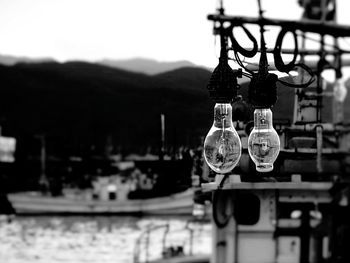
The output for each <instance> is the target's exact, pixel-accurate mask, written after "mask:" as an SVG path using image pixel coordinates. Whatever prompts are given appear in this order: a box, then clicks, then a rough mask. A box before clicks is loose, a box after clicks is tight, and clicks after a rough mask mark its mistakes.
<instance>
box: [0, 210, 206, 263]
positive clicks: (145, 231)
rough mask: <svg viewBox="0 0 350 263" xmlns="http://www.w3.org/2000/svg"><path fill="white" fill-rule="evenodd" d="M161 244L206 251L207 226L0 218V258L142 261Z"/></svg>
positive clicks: (157, 253)
mask: <svg viewBox="0 0 350 263" xmlns="http://www.w3.org/2000/svg"><path fill="white" fill-rule="evenodd" d="M165 248H181V251H183V253H184V254H190V253H192V254H208V253H209V252H210V251H211V225H210V223H208V222H205V223H203V222H196V221H189V220H188V218H181V217H180V218H166V217H160V218H155V217H142V218H139V217H126V216H123V217H120V216H119V217H118V216H66V217H64V216H25V217H15V218H13V219H12V220H10V221H7V220H3V221H1V222H0V262H7V263H31V262H35V263H37V262H38V263H41V262H42V263H44V262H45V263H51V262H52V263H56V262H61V263H62V262H65V263H66V262H71V263H73V262H74V263H82V262H91V263H94V262H96V263H97V262H98V263H112V262H113V263H133V262H136V261H138V262H146V261H147V260H153V259H159V258H161V257H162V252H163V256H164V251H166V250H165Z"/></svg>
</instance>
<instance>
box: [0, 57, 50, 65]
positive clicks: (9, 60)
mask: <svg viewBox="0 0 350 263" xmlns="http://www.w3.org/2000/svg"><path fill="white" fill-rule="evenodd" d="M23 62H25V63H40V62H54V60H53V59H51V58H36V59H34V58H29V57H16V56H9V55H0V64H1V65H6V66H13V65H15V64H17V63H23Z"/></svg>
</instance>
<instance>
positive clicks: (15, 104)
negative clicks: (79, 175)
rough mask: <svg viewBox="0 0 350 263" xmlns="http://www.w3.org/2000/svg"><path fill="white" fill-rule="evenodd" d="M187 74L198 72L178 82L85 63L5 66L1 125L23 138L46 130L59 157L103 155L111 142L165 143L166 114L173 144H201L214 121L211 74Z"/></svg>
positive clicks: (117, 145)
mask: <svg viewBox="0 0 350 263" xmlns="http://www.w3.org/2000/svg"><path fill="white" fill-rule="evenodd" d="M197 71H199V73H198V75H197V76H196V72H197ZM181 74H185V75H189V76H190V75H191V74H194V77H192V78H191V77H189V79H181V80H178V81H176V83H173V82H174V81H173V80H169V78H167V77H164V76H161V75H158V76H155V77H149V76H147V75H144V74H138V73H131V72H127V71H122V70H118V69H113V68H110V67H105V66H101V65H95V64H89V63H83V62H69V63H64V64H58V63H51V62H50V63H36V64H17V65H16V66H13V67H6V66H1V67H0V87H1V88H0V91H1V95H2V96H0V121H1V123H0V124H1V126H2V128H3V133H4V134H5V135H10V136H15V137H17V138H19V139H21V138H24V137H26V138H27V139H26V140H28V138H32V140H34V141H35V139H33V138H34V136H35V135H38V134H45V136H46V137H47V143H48V151H51V152H54V153H56V154H57V153H62V154H79V155H80V154H82V153H84V152H86V151H89V150H90V149H89V148H91V147H92V148H94V150H95V151H96V152H98V153H100V154H101V153H103V152H104V150H105V149H104V148H105V146H106V144H107V143H109V144H111V145H112V146H113V148H114V150H115V151H118V150H120V149H123V150H126V151H145V150H146V148H147V147H150V146H152V147H153V148H154V146H156V147H157V146H158V145H159V137H160V136H159V135H160V114H161V113H164V114H165V116H166V128H167V129H166V135H167V144H168V145H173V144H175V145H176V146H177V147H179V146H180V145H191V144H192V145H193V144H197V143H198V141H196V140H197V139H196V138H199V135H201V134H203V133H206V129H207V126H208V125H210V124H211V121H212V120H210V119H207V114H208V112H209V113H210V114H211V112H212V105H211V101H210V99H209V98H208V96H207V91H206V88H205V87H206V83H207V81H208V79H209V77H210V72H208V71H204V70H197V69H183V70H182V73H181ZM199 75H200V76H201V77H200V78H198V76H199ZM193 79H195V80H194V81H193ZM198 140H199V139H198ZM29 148H30V150H32V149H33V147H29ZM28 150H29V149H28ZM33 151H37V147H34V149H33Z"/></svg>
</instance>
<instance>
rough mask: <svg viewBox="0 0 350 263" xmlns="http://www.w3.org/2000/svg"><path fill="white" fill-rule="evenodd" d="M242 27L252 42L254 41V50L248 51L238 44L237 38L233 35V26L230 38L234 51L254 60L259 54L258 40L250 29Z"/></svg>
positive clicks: (232, 26)
mask: <svg viewBox="0 0 350 263" xmlns="http://www.w3.org/2000/svg"><path fill="white" fill-rule="evenodd" d="M240 27H241V28H242V29H243V31H244V32H245V33H246V35H247V37H248V38H249V39H250V41H252V43H253V48H252V50H247V49H244V48H243V47H242V46H241V45H239V44H238V42H237V40H236V38H235V37H234V35H233V28H234V25H231V26H230V28H229V30H230V32H231V34H230V35H229V37H230V40H231V43H232V48H233V50H234V51H235V52H238V53H240V54H242V55H243V56H245V57H247V58H252V57H254V56H255V55H256V53H257V52H258V43H257V41H256V39H255V38H254V36H253V35H252V33H250V31H249V30H248V29H246V28H245V27H244V26H243V25H240Z"/></svg>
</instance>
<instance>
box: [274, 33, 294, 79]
mask: <svg viewBox="0 0 350 263" xmlns="http://www.w3.org/2000/svg"><path fill="white" fill-rule="evenodd" d="M287 33H292V35H293V38H294V51H293V59H292V61H291V62H289V63H288V64H285V63H284V62H283V59H282V52H281V50H282V42H283V38H284V37H285V35H286V34H287ZM297 56H298V40H297V35H296V34H295V31H289V30H286V29H282V30H281V31H280V32H279V34H278V36H277V39H276V44H275V48H274V50H273V58H274V61H275V66H276V69H277V70H278V71H280V72H285V73H288V72H289V71H291V70H292V69H293V68H294V67H295V61H296V59H297Z"/></svg>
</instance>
